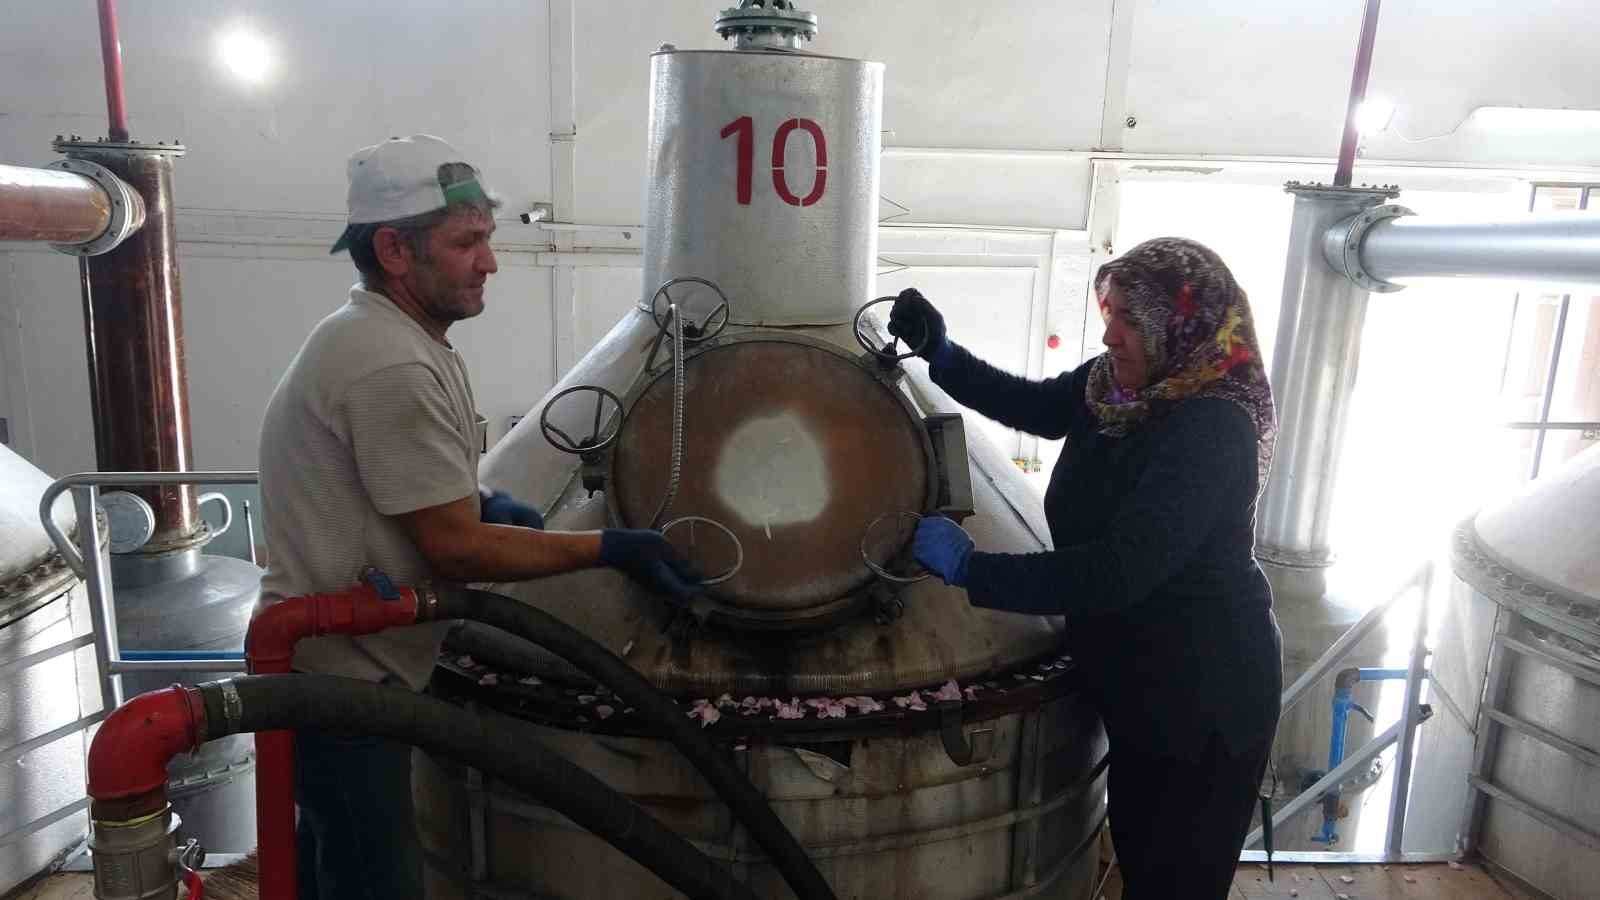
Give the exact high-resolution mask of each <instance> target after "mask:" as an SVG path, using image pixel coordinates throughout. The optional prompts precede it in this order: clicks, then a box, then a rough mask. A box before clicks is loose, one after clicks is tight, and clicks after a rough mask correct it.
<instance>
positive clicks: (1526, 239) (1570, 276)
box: [1324, 213, 1600, 286]
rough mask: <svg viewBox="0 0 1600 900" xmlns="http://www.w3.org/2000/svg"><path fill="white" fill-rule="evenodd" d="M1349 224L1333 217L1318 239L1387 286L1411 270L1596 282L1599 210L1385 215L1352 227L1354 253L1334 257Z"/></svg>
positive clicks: (1425, 274)
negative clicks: (1452, 216) (1474, 216)
mask: <svg viewBox="0 0 1600 900" xmlns="http://www.w3.org/2000/svg"><path fill="white" fill-rule="evenodd" d="M1352 225H1353V223H1352V222H1341V223H1339V224H1338V225H1337V226H1335V227H1334V228H1332V229H1330V230H1329V232H1328V234H1327V236H1326V238H1325V241H1324V250H1325V253H1326V254H1327V255H1328V256H1329V257H1330V262H1333V263H1334V266H1335V268H1338V269H1340V270H1341V271H1343V272H1345V273H1346V274H1347V275H1348V276H1349V277H1351V278H1358V277H1361V276H1363V275H1365V276H1367V277H1370V278H1371V279H1373V280H1375V281H1377V282H1383V283H1386V284H1388V285H1390V286H1393V285H1394V283H1395V282H1398V281H1402V280H1405V279H1411V278H1465V277H1476V278H1502V279H1507V280H1516V281H1535V282H1538V281H1543V282H1558V283H1564V284H1591V285H1593V284H1600V216H1585V215H1579V214H1574V213H1556V214H1548V213H1547V214H1543V215H1537V216H1521V217H1518V218H1515V219H1502V220H1498V221H1477V222H1449V221H1443V222H1438V221H1433V220H1430V219H1427V218H1424V217H1421V216H1400V217H1392V218H1385V219H1383V220H1381V221H1377V222H1375V223H1373V224H1371V226H1370V227H1368V228H1366V229H1365V231H1364V233H1358V234H1357V235H1355V236H1356V238H1357V239H1358V241H1359V247H1360V249H1359V256H1356V257H1355V258H1353V259H1352V258H1351V256H1350V255H1349V254H1344V253H1341V254H1339V256H1337V257H1334V256H1333V248H1334V247H1336V246H1343V245H1347V244H1348V243H1349V239H1350V236H1351V235H1350V232H1351V230H1352ZM1336 259H1337V260H1338V261H1335V260H1336ZM1345 260H1349V263H1348V264H1346V263H1345V262H1344V261H1345ZM1352 270H1354V271H1352Z"/></svg>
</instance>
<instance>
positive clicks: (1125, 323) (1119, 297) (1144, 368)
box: [1099, 279, 1150, 391]
mask: <svg viewBox="0 0 1600 900" xmlns="http://www.w3.org/2000/svg"><path fill="white" fill-rule="evenodd" d="M1099 298H1100V315H1101V317H1102V318H1103V319H1105V323H1106V333H1105V334H1104V335H1102V336H1101V338H1100V342H1101V343H1103V344H1105V345H1106V354H1107V355H1108V356H1110V357H1111V375H1112V377H1113V378H1115V379H1116V380H1117V384H1119V385H1121V386H1122V387H1123V388H1124V389H1126V390H1130V391H1137V390H1139V389H1140V388H1143V387H1145V386H1146V385H1148V384H1149V383H1150V368H1149V366H1150V364H1149V361H1148V360H1147V359H1146V358H1145V352H1144V338H1143V336H1142V335H1140V334H1139V327H1138V326H1137V325H1136V324H1134V321H1133V319H1132V318H1131V317H1130V316H1129V315H1128V295H1127V294H1126V293H1124V292H1123V290H1122V288H1121V287H1120V286H1118V285H1117V283H1116V282H1115V281H1113V280H1111V279H1107V280H1106V281H1105V283H1104V284H1103V285H1102V286H1101V288H1100V294H1099Z"/></svg>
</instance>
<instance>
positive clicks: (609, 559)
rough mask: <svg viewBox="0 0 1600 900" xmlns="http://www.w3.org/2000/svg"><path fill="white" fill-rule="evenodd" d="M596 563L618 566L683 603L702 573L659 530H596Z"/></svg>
mask: <svg viewBox="0 0 1600 900" xmlns="http://www.w3.org/2000/svg"><path fill="white" fill-rule="evenodd" d="M600 565H602V566H610V567H611V568H613V569H619V570H621V571H622V572H623V573H624V574H626V575H627V576H628V577H629V578H632V579H633V580H634V581H636V582H638V583H639V584H640V585H643V586H644V587H647V588H649V589H651V590H653V591H658V592H660V593H663V594H669V595H671V596H672V597H673V599H675V600H677V601H678V602H679V603H687V602H688V601H689V600H691V599H693V598H694V597H695V596H696V595H698V594H699V593H700V591H701V588H700V582H701V580H702V577H701V575H700V573H699V572H697V571H695V568H694V566H692V565H690V564H689V561H688V560H686V559H684V558H683V557H681V556H679V555H678V551H677V550H675V549H673V546H672V545H671V544H670V543H668V542H667V539H666V537H665V536H663V535H662V534H661V532H659V531H649V530H647V529H642V528H607V529H606V530H604V531H602V532H600Z"/></svg>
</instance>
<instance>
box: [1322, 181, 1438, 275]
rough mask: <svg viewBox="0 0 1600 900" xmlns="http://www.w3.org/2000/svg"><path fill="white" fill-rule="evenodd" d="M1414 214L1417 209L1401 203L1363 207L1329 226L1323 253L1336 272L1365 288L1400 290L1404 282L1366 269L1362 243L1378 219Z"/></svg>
mask: <svg viewBox="0 0 1600 900" xmlns="http://www.w3.org/2000/svg"><path fill="white" fill-rule="evenodd" d="M1414 215H1416V213H1414V212H1412V211H1411V210H1410V209H1408V208H1406V207H1404V206H1401V205H1400V204H1398V203H1385V204H1383V205H1382V206H1374V207H1372V208H1371V209H1366V210H1362V211H1361V212H1360V213H1357V214H1356V215H1354V216H1351V217H1350V218H1348V219H1345V220H1344V221H1342V222H1340V223H1339V224H1337V225H1334V226H1333V227H1332V228H1329V229H1328V231H1327V233H1325V234H1324V235H1323V236H1322V255H1323V257H1324V258H1325V259H1327V261H1328V265H1330V266H1332V267H1333V270H1334V271H1335V272H1338V273H1339V274H1340V275H1343V276H1344V277H1346V278H1348V279H1350V280H1351V281H1353V282H1355V284H1356V285H1357V286H1359V287H1361V288H1364V289H1365V290H1369V291H1373V292H1375V293H1380V294H1390V293H1393V292H1395V291H1398V290H1400V289H1401V288H1403V287H1405V285H1402V284H1395V283H1394V282H1392V281H1384V280H1383V279H1381V278H1378V277H1377V276H1375V275H1373V274H1371V273H1370V272H1368V271H1367V267H1366V266H1365V265H1363V264H1362V262H1361V244H1362V243H1363V242H1364V241H1365V240H1366V239H1367V234H1368V233H1369V232H1370V231H1371V230H1372V228H1373V226H1374V225H1377V224H1378V223H1379V222H1387V221H1389V220H1390V219H1398V218H1400V217H1401V216H1414Z"/></svg>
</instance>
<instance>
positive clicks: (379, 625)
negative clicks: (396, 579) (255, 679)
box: [244, 584, 417, 675]
mask: <svg viewBox="0 0 1600 900" xmlns="http://www.w3.org/2000/svg"><path fill="white" fill-rule="evenodd" d="M395 594H396V597H395V598H394V599H392V600H385V599H384V598H383V596H382V595H380V594H379V593H378V591H377V589H376V588H374V587H372V586H371V585H368V584H358V585H355V586H354V587H352V588H350V590H348V591H342V592H339V593H336V594H307V595H306V596H304V597H290V598H289V599H287V600H284V601H282V602H279V603H274V604H272V605H271V606H269V607H267V608H266V609H263V610H261V611H260V612H259V613H256V616H255V618H254V619H252V620H251V621H250V631H249V633H248V634H246V635H245V639H244V655H245V659H246V660H248V661H249V663H250V673H251V674H252V675H280V674H283V673H285V672H288V671H289V662H290V660H292V659H293V658H294V647H295V644H297V643H299V642H300V639H301V638H308V637H316V636H318V635H324V634H372V633H373V632H376V631H382V630H383V629H385V628H394V627H397V626H400V625H415V624H416V623H417V592H416V591H413V590H411V589H410V588H400V589H398V590H397V591H395Z"/></svg>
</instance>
